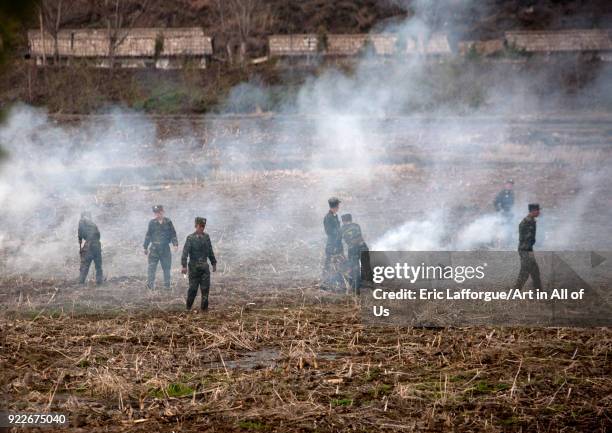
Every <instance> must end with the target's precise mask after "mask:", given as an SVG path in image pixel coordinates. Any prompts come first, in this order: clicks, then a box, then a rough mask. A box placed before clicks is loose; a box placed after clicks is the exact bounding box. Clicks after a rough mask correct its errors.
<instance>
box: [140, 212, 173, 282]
mask: <svg viewBox="0 0 612 433" xmlns="http://www.w3.org/2000/svg"><path fill="white" fill-rule="evenodd" d="M170 243H172V245H174V246H175V247H176V246H178V241H177V239H176V230H174V225H173V224H172V221H170V219H169V218H166V217H164V218H163V219H162V221H161V223H160V222H159V221H158V220H157V219H156V218H154V219H152V220H151V221H149V227H148V229H147V234H146V236H145V240H144V245H143V246H144V249H145V251H146V250H148V251H149V252H148V255H149V260H148V262H149V264H148V278H147V286H148V287H149V288H150V289H153V288H154V287H155V273H156V272H157V264H158V263H161V267H162V270H163V272H164V285H165V286H166V288H170V268H171V267H172V253H171V252H170ZM149 246H150V247H151V248H150V249H149Z"/></svg>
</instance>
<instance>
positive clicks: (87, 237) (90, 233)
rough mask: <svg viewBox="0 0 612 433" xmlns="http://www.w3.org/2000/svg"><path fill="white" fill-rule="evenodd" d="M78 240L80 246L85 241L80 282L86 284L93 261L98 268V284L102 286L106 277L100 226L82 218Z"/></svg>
mask: <svg viewBox="0 0 612 433" xmlns="http://www.w3.org/2000/svg"><path fill="white" fill-rule="evenodd" d="M78 238H79V245H81V242H83V241H85V243H84V244H83V246H82V247H81V251H80V254H81V266H80V275H79V282H80V283H81V284H85V280H86V279H87V274H88V273H89V267H90V266H91V262H92V261H93V262H94V265H95V267H96V283H97V284H101V283H102V282H103V281H104V276H103V273H102V244H101V243H100V230H98V226H97V225H96V224H95V223H94V222H93V221H92V220H91V219H89V218H87V217H84V216H82V217H81V219H80V220H79V229H78Z"/></svg>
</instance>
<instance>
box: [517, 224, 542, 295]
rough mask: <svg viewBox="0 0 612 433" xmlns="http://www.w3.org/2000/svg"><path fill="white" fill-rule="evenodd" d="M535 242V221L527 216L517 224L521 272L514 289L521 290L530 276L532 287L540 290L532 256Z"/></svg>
mask: <svg viewBox="0 0 612 433" xmlns="http://www.w3.org/2000/svg"><path fill="white" fill-rule="evenodd" d="M535 242H536V220H535V218H534V217H532V216H531V215H527V216H526V217H525V218H524V219H523V221H521V223H520V224H519V245H518V251H519V256H520V258H521V270H520V271H519V276H518V279H517V281H516V286H515V288H517V289H522V288H523V286H524V285H525V282H526V281H527V279H528V278H529V276H531V281H532V282H533V287H534V288H535V289H538V290H540V289H542V281H541V280H540V267H539V266H538V262H537V261H536V259H535V257H534V255H533V245H534V244H535Z"/></svg>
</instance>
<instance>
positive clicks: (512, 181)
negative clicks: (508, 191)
mask: <svg viewBox="0 0 612 433" xmlns="http://www.w3.org/2000/svg"><path fill="white" fill-rule="evenodd" d="M506 183H509V184H510V185H514V180H513V179H508V180H507V181H506Z"/></svg>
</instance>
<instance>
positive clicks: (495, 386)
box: [468, 380, 510, 394]
mask: <svg viewBox="0 0 612 433" xmlns="http://www.w3.org/2000/svg"><path fill="white" fill-rule="evenodd" d="M507 389H510V385H508V384H507V383H489V382H487V381H486V380H481V381H478V382H476V383H475V384H474V386H473V387H471V388H468V390H469V391H472V392H473V393H474V394H495V393H497V392H499V391H505V390H507Z"/></svg>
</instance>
